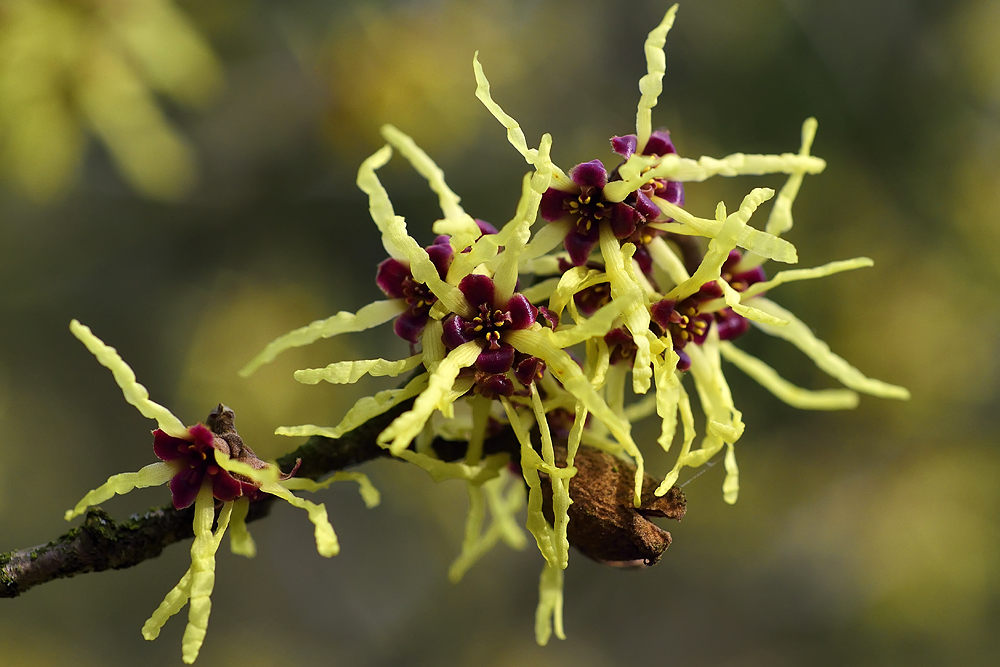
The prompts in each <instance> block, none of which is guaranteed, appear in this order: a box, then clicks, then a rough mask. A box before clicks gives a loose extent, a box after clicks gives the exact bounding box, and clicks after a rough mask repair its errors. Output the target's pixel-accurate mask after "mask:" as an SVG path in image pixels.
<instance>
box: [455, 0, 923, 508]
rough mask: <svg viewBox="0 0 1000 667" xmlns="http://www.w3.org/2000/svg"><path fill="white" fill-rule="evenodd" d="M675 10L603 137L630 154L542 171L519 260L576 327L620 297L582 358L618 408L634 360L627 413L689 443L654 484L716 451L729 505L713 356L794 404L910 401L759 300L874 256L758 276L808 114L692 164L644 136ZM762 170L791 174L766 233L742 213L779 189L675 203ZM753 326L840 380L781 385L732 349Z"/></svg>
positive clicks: (792, 183)
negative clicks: (705, 242)
mask: <svg viewBox="0 0 1000 667" xmlns="http://www.w3.org/2000/svg"><path fill="white" fill-rule="evenodd" d="M676 10H677V6H676V5H675V6H674V7H672V8H671V9H670V11H668V12H667V14H666V16H665V17H664V20H663V22H662V23H661V24H660V25H659V26H658V27H657V28H656V29H654V30H653V31H652V32H651V33H650V34H649V37H648V39H647V41H646V45H645V51H646V59H647V74H646V75H645V76H644V77H642V79H641V80H640V82H639V88H640V92H641V96H640V100H639V105H638V112H637V120H636V133H635V134H634V135H626V136H619V137H614V138H612V149H613V150H614V152H616V153H617V154H618V155H619V156H620V157H622V158H624V160H625V161H624V162H623V163H622V164H620V165H619V166H618V167H616V168H615V169H613V170H611V171H610V172H609V171H608V170H607V169H606V168H605V167H604V164H603V163H602V162H601V161H600V160H592V161H590V162H584V163H582V164H580V165H577V166H576V167H574V168H573V169H572V170H570V172H569V176H566V175H564V174H563V173H562V171H561V170H560V169H558V167H550V169H551V171H552V173H553V177H552V185H551V186H550V189H549V190H548V191H547V192H546V193H545V195H544V196H543V206H542V211H541V212H542V218H543V220H545V221H546V222H547V223H548V224H547V225H546V226H545V227H543V228H541V229H539V230H538V232H536V234H535V236H534V237H533V238H532V240H531V242H530V243H529V244H528V246H527V248H526V250H525V252H524V253H523V254H522V260H521V268H522V271H524V272H526V273H535V274H536V275H539V276H545V275H551V274H561V275H560V277H559V278H558V279H557V284H556V286H555V287H554V288H553V289H552V290H551V291H550V300H549V303H548V305H549V308H550V310H552V312H553V313H554V314H555V315H560V314H561V313H562V311H563V309H564V308H567V309H568V310H569V312H570V315H571V317H572V318H573V321H575V322H578V323H579V322H585V321H586V320H587V317H588V316H590V315H591V314H592V313H593V312H595V311H596V310H597V309H598V308H601V307H606V305H607V304H613V303H620V304H621V309H622V318H621V322H620V325H619V327H618V328H615V329H613V330H612V331H611V332H610V333H609V334H607V335H606V336H605V338H604V339H602V340H600V341H592V342H589V343H588V360H590V359H593V361H592V362H591V364H592V366H593V368H594V369H595V373H594V384H595V387H596V388H597V389H598V390H599V391H601V392H602V395H603V396H604V397H605V398H606V401H607V403H608V404H609V405H610V406H611V407H612V408H613V409H620V410H624V409H625V401H624V394H625V391H624V389H625V384H626V375H627V374H628V373H629V369H628V368H627V366H628V364H626V363H622V362H631V369H630V372H631V376H632V383H631V384H632V389H633V392H634V393H635V394H637V395H641V394H645V393H646V392H647V391H648V389H649V388H650V387H653V388H654V392H653V395H652V396H649V397H648V398H647V399H644V400H642V401H640V402H639V403H637V404H636V406H635V407H634V408H633V409H631V410H630V411H629V412H630V416H631V417H635V418H641V417H642V416H648V415H651V414H653V413H654V412H655V413H656V414H658V415H659V416H660V417H661V418H662V420H663V426H662V429H661V437H660V438H659V443H660V444H661V446H662V447H664V449H668V448H669V447H670V446H671V444H670V443H671V442H672V440H673V438H674V436H675V434H676V431H677V428H678V421H677V418H678V417H677V416H678V411H680V413H681V418H682V422H683V424H684V428H685V435H684V444H683V445H682V448H681V453H680V456H679V459H678V464H677V466H675V468H674V470H672V471H671V472H670V473H669V474H668V475H667V476H666V477H665V479H664V480H663V482H662V485H661V486H660V488H659V489H658V493H666V491H667V490H668V489H669V488H670V487H671V486H672V485H673V484H674V482H675V481H676V479H677V472H678V470H679V468H680V467H682V466H685V465H688V466H697V465H701V464H703V463H705V462H707V461H708V460H710V459H711V458H712V457H714V456H715V455H716V454H717V453H718V452H720V451H721V450H722V449H723V448H724V447H725V448H726V449H727V454H726V469H727V477H726V481H725V482H724V484H723V490H724V497H725V498H726V500H727V501H729V502H734V501H735V500H736V497H737V493H738V468H737V467H736V463H735V454H734V449H733V445H734V443H735V442H736V440H738V438H739V437H740V436H741V435H742V433H743V431H744V424H743V421H742V414H741V413H740V411H739V410H737V409H736V408H735V406H734V404H733V399H732V395H731V392H730V390H729V387H728V384H727V383H726V381H725V376H724V375H723V373H722V367H721V359H722V358H725V359H726V360H728V361H731V362H732V363H734V364H736V365H738V366H739V367H740V368H742V369H743V370H745V371H746V372H748V373H750V374H751V375H752V376H753V377H754V378H755V379H757V380H758V381H760V382H761V383H762V384H764V385H765V387H767V388H768V389H770V390H771V391H773V392H774V393H775V394H776V395H778V396H779V398H782V399H783V400H786V401H788V402H790V403H792V404H793V405H797V406H798V407H806V408H813V409H839V408H846V407H853V405H855V404H856V403H857V395H856V394H855V391H865V392H867V393H872V394H874V395H877V396H883V397H890V398H906V397H907V396H908V393H907V392H906V391H905V390H904V389H902V388H900V387H893V386H892V385H887V384H885V383H881V382H879V381H877V380H871V379H869V378H866V377H864V376H863V375H862V374H861V373H860V372H859V371H857V370H856V369H854V368H853V367H851V366H850V365H849V364H847V362H845V361H844V360H843V359H841V358H840V357H837V356H836V355H834V354H833V353H832V352H830V351H829V348H828V347H827V346H826V345H825V344H824V343H822V342H821V341H819V340H818V339H816V338H815V336H813V335H812V334H811V332H810V330H809V329H808V327H806V326H805V325H804V324H802V323H801V322H799V321H798V320H797V319H796V318H795V317H794V315H792V314H791V313H789V312H788V311H786V310H784V309H782V308H780V307H779V306H777V305H776V304H774V303H773V302H771V301H769V300H768V299H765V298H764V297H763V294H764V292H766V291H767V290H769V289H772V288H773V287H776V286H777V285H779V284H781V283H782V282H787V281H789V280H798V279H805V278H814V277H821V276H826V275H831V274H833V273H837V272H839V271H844V270H850V269H854V268H860V267H861V266H869V265H871V260H868V259H867V258H858V259H855V260H848V261H845V262H834V263H832V264H829V265H826V266H824V267H817V268H816V269H806V270H795V271H785V272H780V273H778V274H777V275H776V276H775V278H774V279H772V280H766V275H765V274H764V273H763V270H762V269H761V268H760V264H761V263H762V262H763V261H765V260H767V259H771V260H775V261H779V262H784V263H795V262H797V261H798V255H797V252H796V249H795V247H794V246H793V245H792V244H791V243H788V242H787V241H785V240H784V239H782V238H781V237H780V235H781V233H783V232H784V231H787V229H788V228H790V226H791V205H792V202H793V201H794V198H795V196H796V194H797V192H798V189H799V186H800V185H801V183H802V180H803V177H804V175H805V174H807V173H808V174H815V173H819V172H820V171H822V170H823V168H824V167H825V162H824V161H823V160H822V159H820V158H817V157H814V156H812V155H810V152H809V151H810V148H811V144H812V140H813V136H814V134H815V130H816V122H815V120H814V119H808V120H807V121H806V122H805V124H804V125H803V140H802V147H801V149H800V151H799V152H798V153H794V154H793V153H786V154H783V155H746V154H742V153H736V154H733V155H730V156H728V157H725V158H722V159H715V158H710V157H702V158H700V159H698V160H692V159H689V158H682V157H680V156H679V155H677V152H676V149H675V148H674V145H673V142H672V140H671V138H670V136H669V135H668V134H667V133H666V132H665V131H653V128H652V113H651V112H652V108H653V107H654V106H655V105H656V103H657V99H658V96H659V94H660V93H661V92H662V78H663V75H664V72H665V65H666V59H665V55H664V51H663V46H664V44H665V40H666V35H667V33H668V31H669V30H670V28H671V26H672V24H673V21H674V17H675V14H676ZM474 68H475V72H476V77H477V81H478V83H479V88H478V90H477V95H478V96H479V98H480V100H481V101H482V102H483V103H484V105H485V106H486V107H487V108H488V109H489V110H490V112H491V113H492V114H493V115H494V116H495V117H496V118H497V119H498V120H499V121H500V122H501V124H503V125H504V127H506V128H507V135H508V139H509V141H510V143H511V144H512V145H513V146H514V147H515V148H516V149H517V150H518V151H519V152H520V153H521V154H522V155H523V156H524V157H525V159H526V161H528V162H529V163H531V164H533V161H532V155H531V154H530V152H528V151H526V146H525V144H524V141H523V138H522V137H523V134H522V133H521V132H520V127H519V126H518V124H517V122H516V121H515V120H514V119H513V118H511V117H510V116H509V115H508V114H506V113H505V112H503V110H502V109H501V108H500V107H499V105H497V104H496V102H494V101H493V99H492V96H491V95H490V89H489V82H488V80H487V79H486V76H485V74H484V72H483V69H482V67H481V65H480V64H479V61H478V58H477V59H475V61H474ZM769 173H785V174H788V175H789V180H788V182H787V183H786V185H785V187H784V188H782V190H781V193H780V194H779V195H778V197H777V199H776V201H775V203H774V205H773V207H772V211H771V215H770V218H769V220H768V224H767V226H766V228H765V230H763V231H762V230H758V229H755V228H754V227H752V226H750V225H749V224H748V222H749V220H750V218H751V216H752V215H753V214H754V212H755V211H756V210H757V208H758V207H759V206H761V205H762V204H763V203H764V202H766V201H768V200H770V199H772V198H773V197H774V194H775V193H774V192H773V191H772V190H770V189H767V188H757V189H755V190H753V191H752V192H751V193H750V194H748V195H747V197H746V198H745V199H744V202H743V204H742V205H741V206H740V208H739V210H738V211H736V212H734V213H733V214H732V215H727V214H726V211H725V207H724V206H723V205H722V204H720V206H719V208H718V209H717V211H716V215H715V216H714V219H713V218H700V217H698V216H694V215H692V214H691V213H689V212H688V211H687V210H686V209H684V208H683V204H684V200H683V184H685V183H689V182H692V181H702V180H705V179H707V178H710V177H712V176H715V175H723V176H737V175H757V174H769ZM633 224H634V225H635V228H634V229H632V228H631V226H632V225H633ZM692 236H693V237H698V236H700V237H703V238H707V239H709V249H708V252H707V253H705V254H704V255H703V257H702V259H701V261H700V263H699V265H698V266H697V267H696V269H695V270H693V271H690V272H689V270H688V267H689V266H691V264H690V262H689V261H688V262H686V261H685V259H688V258H686V257H683V256H682V253H681V252H680V247H679V245H680V244H678V243H676V242H675V240H676V239H679V238H681V237H688V238H689V237H692ZM560 245H561V246H562V247H563V248H564V249H565V253H566V254H565V257H566V258H567V259H568V260H569V261H568V264H570V265H573V268H569V267H567V266H566V264H564V263H563V260H562V259H561V258H560V257H559V253H558V252H557V253H556V257H555V259H556V260H558V261H552V260H550V259H549V258H550V257H551V255H549V253H550V252H552V251H553V250H556V249H557V248H558V246H560ZM737 248H741V249H742V251H743V252H742V253H741V252H739V251H738V250H737ZM751 322H752V323H753V324H755V325H757V326H759V327H760V328H761V329H762V330H764V331H765V332H767V333H769V334H772V335H775V336H779V337H782V338H785V339H787V340H789V341H790V342H792V343H793V344H794V345H796V346H797V347H799V348H800V349H801V350H802V351H804V352H805V353H806V354H807V355H808V356H810V358H812V359H813V361H814V362H816V363H817V365H818V366H819V367H820V368H822V369H824V370H826V371H827V372H829V373H831V374H832V375H833V376H834V377H836V378H837V379H839V380H841V381H843V382H844V383H845V384H847V386H848V388H849V389H848V390H828V391H825V392H808V391H807V390H804V389H800V388H797V387H794V386H792V385H790V383H787V381H785V380H783V379H781V378H779V377H778V376H777V374H776V373H774V371H773V370H772V369H770V367H768V366H766V365H765V364H763V362H760V361H759V360H756V359H753V358H752V357H749V356H748V355H746V354H745V353H743V352H741V351H739V350H738V349H737V348H736V347H735V346H734V345H732V342H731V341H732V340H733V339H735V338H737V337H738V336H740V335H742V334H744V333H746V332H747V330H748V329H749V326H750V323H751ZM629 339H631V340H629ZM613 361H614V362H618V363H612V362H613ZM687 375H690V376H691V377H692V378H693V381H694V384H695V386H696V389H697V393H698V395H699V398H700V399H701V403H702V407H703V411H704V412H705V413H706V416H707V423H706V435H705V437H704V440H703V441H702V444H701V446H700V447H698V448H696V449H693V450H692V449H691V448H692V442H693V437H694V436H693V434H694V426H693V422H692V421H691V420H690V414H691V413H690V404H689V401H688V398H687V394H686V393H685V391H684V389H683V385H682V384H681V380H682V379H683V378H684V377H685V376H687ZM654 381H655V382H654ZM600 429H601V425H600V424H599V423H598V424H596V425H595V429H594V431H595V432H598V433H599V431H600Z"/></svg>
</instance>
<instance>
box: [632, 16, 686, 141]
mask: <svg viewBox="0 0 1000 667" xmlns="http://www.w3.org/2000/svg"><path fill="white" fill-rule="evenodd" d="M676 16H677V5H674V6H673V7H671V8H670V9H668V10H667V14H666V16H664V17H663V20H662V21H661V22H660V25H658V26H656V27H655V28H653V30H652V31H651V32H650V33H649V36H648V37H646V44H645V45H644V47H643V49H644V51H645V52H646V72H647V74H646V75H645V76H643V77H642V78H641V79H639V92H641V93H642V96H641V97H640V98H639V108H638V111H637V112H636V117H635V131H636V136H637V137H638V143H637V146H636V149H635V152H636V153H640V154H641V153H642V151H643V149H644V148H646V142H647V141H649V135H650V134H652V132H653V107H655V106H656V100H657V98H659V96H660V93H661V92H663V75H664V74H666V73H667V56H666V54H665V53H664V51H663V46H664V45H665V44H666V43H667V33H668V32H670V28H672V27H673V25H674V17H676Z"/></svg>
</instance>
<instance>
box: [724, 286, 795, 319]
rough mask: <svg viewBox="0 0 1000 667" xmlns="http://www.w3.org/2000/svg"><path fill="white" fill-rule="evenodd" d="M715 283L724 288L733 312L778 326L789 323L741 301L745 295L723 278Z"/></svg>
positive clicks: (726, 299)
mask: <svg viewBox="0 0 1000 667" xmlns="http://www.w3.org/2000/svg"><path fill="white" fill-rule="evenodd" d="M715 283H716V284H717V285H718V286H719V288H720V289H721V290H722V294H723V300H724V301H725V303H726V305H727V306H729V307H730V308H732V309H733V312H735V313H737V314H739V315H742V316H743V317H745V318H747V319H748V320H753V321H754V322H762V323H764V324H770V325H772V326H776V327H783V326H785V325H786V324H788V322H787V321H785V320H783V319H781V318H780V317H775V316H774V315H768V314H767V313H765V312H764V311H762V310H758V309H757V308H754V307H753V306H748V305H746V304H744V303H741V298H742V297H743V295H741V294H740V293H739V292H737V291H736V290H735V289H733V286H732V285H730V284H729V283H727V282H726V281H725V280H723V279H722V278H719V279H718V280H716V281H715Z"/></svg>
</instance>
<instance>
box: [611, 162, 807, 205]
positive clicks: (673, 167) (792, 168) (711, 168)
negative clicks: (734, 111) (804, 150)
mask: <svg viewBox="0 0 1000 667" xmlns="http://www.w3.org/2000/svg"><path fill="white" fill-rule="evenodd" d="M646 167H649V169H648V170H646V169H645V168H646ZM825 168H826V160H823V159H821V158H818V157H814V156H812V155H797V154H795V153H782V154H781V155H747V154H744V153H733V154H732V155H727V156H726V157H724V158H722V159H721V160H719V159H716V158H712V157H708V156H702V157H701V158H699V159H697V160H692V159H690V158H683V157H680V156H679V155H677V154H676V153H671V154H669V155H664V156H662V157H656V158H653V157H649V156H645V155H633V156H632V157H631V158H629V160H628V162H627V163H626V164H625V165H623V166H622V169H621V173H622V175H623V176H626V174H627V175H628V176H627V177H626V178H625V179H624V180H621V181H614V182H613V183H608V184H607V185H606V186H605V187H604V198H605V199H607V200H608V201H614V202H620V201H624V199H625V198H626V197H627V196H628V195H629V194H630V193H632V192H635V191H636V190H638V189H639V188H640V187H642V186H643V185H645V184H646V183H648V182H649V181H650V180H652V179H654V178H663V179H666V180H668V181H680V182H682V183H687V182H692V181H704V180H707V179H709V178H712V177H713V176H743V175H746V176H762V175H764V174H794V173H799V172H804V173H806V174H818V173H820V172H821V171H823V170H824V169H825ZM664 212H665V213H667V215H670V217H676V216H673V215H671V214H670V213H669V212H667V211H664Z"/></svg>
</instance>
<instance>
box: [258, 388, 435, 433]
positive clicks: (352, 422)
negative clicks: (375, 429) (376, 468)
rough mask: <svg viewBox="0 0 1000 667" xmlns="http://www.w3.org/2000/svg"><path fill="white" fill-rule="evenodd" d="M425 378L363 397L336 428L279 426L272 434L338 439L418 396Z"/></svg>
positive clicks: (310, 425)
mask: <svg viewBox="0 0 1000 667" xmlns="http://www.w3.org/2000/svg"><path fill="white" fill-rule="evenodd" d="M427 377H428V375H427V373H422V374H421V375H418V376H417V377H415V378H413V379H412V380H410V382H409V383H408V384H407V385H406V386H405V387H403V388H402V389H386V390H385V391H380V392H378V393H377V394H375V395H374V396H365V397H364V398H361V399H359V400H358V402H357V403H355V404H354V405H353V406H352V407H351V409H350V410H348V411H347V414H346V415H344V418H343V419H342V420H341V421H340V423H339V424H337V425H336V426H333V427H329V426H313V425H312V424H306V425H304V426H279V427H278V428H277V429H275V431H274V434H275V435H287V436H293V437H294V436H312V435H321V436H323V437H325V438H339V437H340V436H342V435H344V434H345V433H347V432H348V431H353V430H354V429H356V428H357V427H359V426H361V425H362V424H364V423H365V422H367V421H368V420H369V419H371V418H373V417H377V416H378V415H381V414H383V413H385V412H388V411H389V410H391V409H392V408H393V407H395V406H397V405H399V404H400V403H402V402H403V401H405V400H407V399H409V398H413V397H414V396H416V395H417V394H419V393H420V392H421V391H423V390H424V388H425V387H426V386H427Z"/></svg>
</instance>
